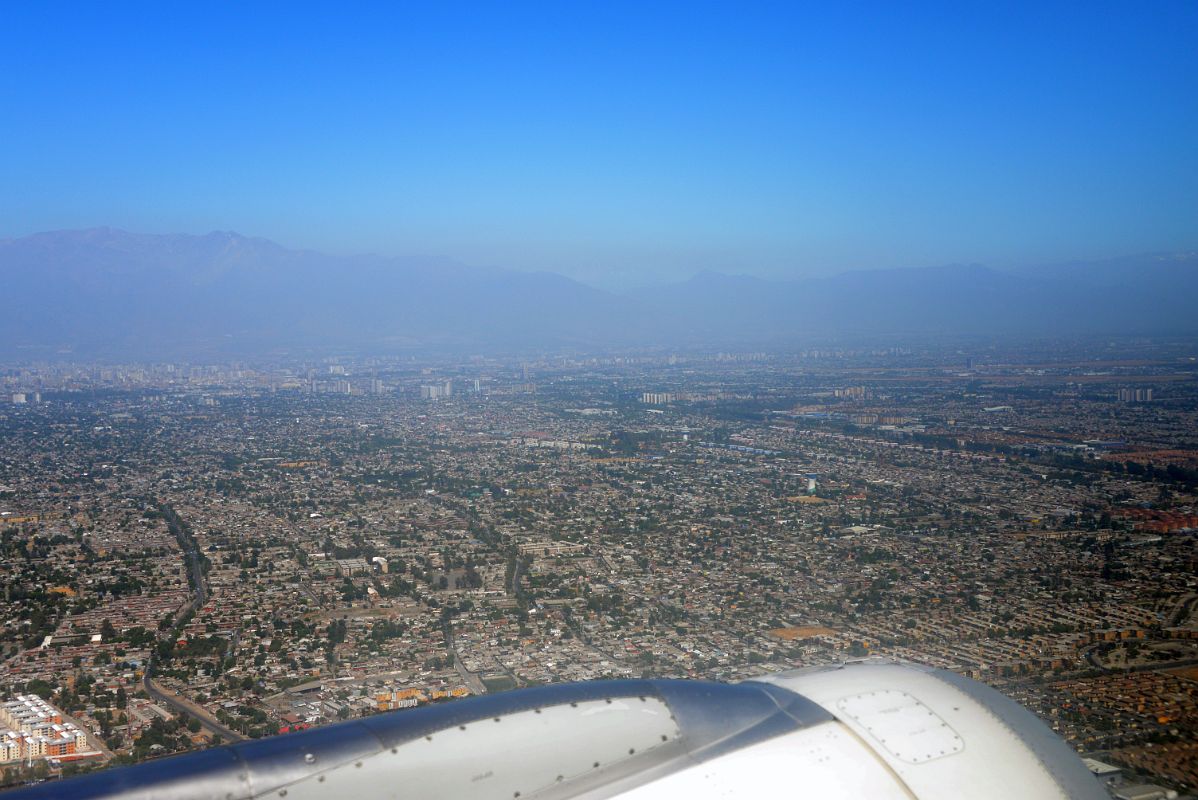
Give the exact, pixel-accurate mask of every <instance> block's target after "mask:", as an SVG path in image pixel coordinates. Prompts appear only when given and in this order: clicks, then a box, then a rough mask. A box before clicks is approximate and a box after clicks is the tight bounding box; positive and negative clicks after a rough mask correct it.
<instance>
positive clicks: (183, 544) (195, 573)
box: [142, 506, 245, 742]
mask: <svg viewBox="0 0 1198 800" xmlns="http://www.w3.org/2000/svg"><path fill="white" fill-rule="evenodd" d="M160 510H161V511H162V515H163V517H164V518H165V519H166V524H167V527H168V528H170V531H171V533H173V534H174V535H175V538H176V539H177V540H178V542H179V548H180V549H181V550H182V551H183V556H184V558H185V559H186V561H187V571H188V574H189V575H190V576H191V585H192V587H193V590H194V597H192V600H191V602H190V603H189V604H188V606H187V610H185V611H184V612H183V613H181V614H180V615H179V616H178V617H176V619H175V624H174V625H172V626H171V629H170V632H169V634H168V635H170V636H172V637H177V636H178V635H179V632H180V631H181V630H182V626H183V620H185V619H187V618H189V617H190V616H191V615H192V614H193V613H194V612H196V611H198V610H199V609H200V608H201V607H203V605H204V603H205V602H206V601H207V600H208V584H207V583H206V581H205V579H204V570H203V568H202V566H201V563H200V554H199V551H198V550H197V549H196V545H195V540H194V539H192V538H191V537H190V536H189V535H188V534H187V531H186V530H185V529H184V527H183V524H182V522H181V521H180V519H179V515H178V514H176V513H175V510H174V509H173V508H171V507H170V506H161V507H160ZM156 660H157V653H156V652H154V651H151V653H150V659H149V662H148V663H147V664H146V671H145V674H144V675H142V687H143V688H144V689H145V690H146V694H148V695H149V696H150V697H151V698H152V699H154V700H157V701H158V702H160V703H164V704H166V705H167V706H170V707H171V708H172V709H174V710H175V712H176V713H179V714H187V715H189V716H192V717H195V719H196V721H198V722H199V723H200V726H201V727H202V728H204V729H206V730H207V731H208V732H209V733H213V734H220V736H221V738H222V739H223V740H224V741H225V742H240V741H244V740H245V737H244V736H242V735H241V734H239V733H237V732H236V731H233V730H231V729H229V728H227V727H225V726H224V725H222V724H221V723H220V722H219V721H218V720H217V719H216V718H215V717H214V716H212V715H211V714H210V713H208V711H207V710H206V709H204V708H203V707H201V706H200V705H198V704H196V703H193V702H192V701H190V700H188V699H187V698H185V697H181V696H179V695H177V694H175V693H174V692H172V691H170V690H169V689H165V688H163V687H162V686H159V685H158V684H157V683H155V682H154V668H155V666H156Z"/></svg>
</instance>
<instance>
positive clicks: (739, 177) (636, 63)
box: [0, 3, 1198, 288]
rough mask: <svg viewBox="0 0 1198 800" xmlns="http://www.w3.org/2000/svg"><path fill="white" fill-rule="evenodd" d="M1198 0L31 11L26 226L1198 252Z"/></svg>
mask: <svg viewBox="0 0 1198 800" xmlns="http://www.w3.org/2000/svg"><path fill="white" fill-rule="evenodd" d="M1195 31H1198V8H1196V7H1195V6H1193V5H1192V4H1183V3H1163V4H1157V5H1153V6H1151V7H1135V8H1132V7H1126V8H1122V7H1118V6H1109V7H1105V8H1102V9H1098V10H1095V9H1087V10H1086V11H1085V12H1082V11H1081V10H1079V9H1077V8H1076V7H1074V6H1071V5H1069V4H1055V5H1047V6H1045V5H1043V4H1037V5H1035V6H1030V5H1029V6H1025V7H1014V8H1010V7H1003V8H995V9H984V8H972V9H963V8H960V7H957V6H945V7H936V6H923V7H919V8H902V9H896V8H888V7H884V6H878V7H873V8H862V9H857V10H856V12H855V13H854V12H852V11H844V10H826V9H825V10H807V9H796V8H791V7H788V6H785V5H782V6H769V5H762V6H756V7H752V8H748V9H745V8H736V9H732V8H731V7H726V6H718V5H712V6H704V7H701V8H697V7H694V6H686V7H685V12H683V9H682V8H681V7H679V8H670V7H660V6H659V7H655V8H653V9H646V8H643V7H636V8H633V7H630V6H619V5H615V6H608V5H605V6H603V7H602V8H599V7H571V8H560V7H543V6H533V5H529V6H519V7H505V8H503V9H502V10H500V9H495V10H489V9H486V8H473V9H471V10H470V11H469V12H467V13H462V11H461V10H453V9H444V10H441V9H437V10H430V9H427V8H416V7H409V8H404V9H398V10H395V9H390V8H388V9H373V10H372V9H369V8H363V9H362V11H361V13H360V14H357V15H350V14H344V13H341V10H340V9H337V10H334V9H332V8H331V7H321V6H307V7H305V8H304V9H302V10H301V13H288V14H279V13H277V12H276V10H275V9H272V8H268V7H251V8H246V9H238V11H237V13H236V14H233V13H231V12H220V11H216V12H214V11H213V10H212V9H210V8H207V7H203V8H201V7H198V6H197V7H192V8H185V7H172V8H170V9H165V8H155V7H148V6H147V7H125V8H123V9H122V8H117V9H115V10H113V9H108V8H105V9H100V8H88V7H71V8H69V9H68V8H66V7H63V6H53V5H51V6H26V7H21V8H14V9H11V10H10V20H9V24H8V25H6V26H5V30H4V32H2V33H0V44H2V45H3V46H0V68H2V69H0V72H2V73H3V74H5V75H7V76H9V77H8V78H7V79H6V81H5V89H6V95H7V107H8V109H9V111H10V113H11V121H10V124H9V125H8V126H6V128H7V130H6V138H7V142H6V146H5V147H3V148H0V178H2V179H3V185H4V186H5V187H6V188H5V190H4V191H3V192H0V220H2V221H0V236H2V237H20V236H24V235H28V234H30V233H33V232H35V231H43V230H55V229H74V228H86V227H93V226H97V225H112V226H115V227H119V228H123V229H127V230H132V231H144V232H151V233H174V232H181V231H187V232H193V233H202V232H206V231H209V230H236V231H241V232H243V233H245V234H247V235H254V236H262V237H265V238H268V239H271V240H274V241H278V242H280V243H283V244H285V245H286V246H288V247H292V248H299V249H313V250H318V251H321V252H325V253H330V254H333V255H347V254H353V253H363V252H369V253H378V254H381V255H386V256H405V255H428V256H435V257H441V258H446V259H451V260H454V261H459V262H462V263H465V264H473V265H494V266H500V267H505V268H512V269H520V270H533V271H536V270H544V271H552V272H557V273H561V274H564V275H568V276H570V277H573V278H576V279H578V280H581V281H583V282H586V283H588V284H592V285H597V286H602V287H605V288H627V287H632V286H641V285H648V284H654V283H662V282H668V281H670V280H676V279H678V278H683V277H687V276H689V275H691V274H694V273H696V272H702V271H707V270H710V271H715V272H721V273H728V274H753V275H758V276H761V277H769V278H782V277H795V276H804V275H829V274H835V273H839V272H843V271H846V270H857V269H874V268H891V267H926V266H938V265H944V264H961V263H981V264H985V265H987V266H991V267H994V268H998V269H1009V268H1012V267H1015V266H1019V265H1029V264H1038V263H1057V262H1062V261H1069V260H1074V259H1079V260H1092V259H1101V258H1108V257H1115V256H1123V255H1129V254H1136V253H1144V252H1157V251H1191V250H1195V249H1198V229H1195V227H1194V225H1193V220H1194V219H1198V148H1196V147H1194V141H1193V131H1194V130H1195V129H1196V123H1198V103H1196V102H1195V101H1194V98H1195V97H1198V57H1195V55H1194V50H1193V48H1192V41H1193V34H1194V33H1195Z"/></svg>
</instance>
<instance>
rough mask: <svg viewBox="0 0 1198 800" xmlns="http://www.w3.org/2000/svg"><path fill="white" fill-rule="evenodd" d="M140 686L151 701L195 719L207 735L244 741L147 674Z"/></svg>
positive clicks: (202, 708) (205, 712) (200, 707)
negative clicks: (217, 735) (218, 735)
mask: <svg viewBox="0 0 1198 800" xmlns="http://www.w3.org/2000/svg"><path fill="white" fill-rule="evenodd" d="M142 686H143V687H144V688H145V690H146V694H148V695H149V696H150V697H151V699H154V700H157V701H158V702H160V703H165V704H166V705H168V706H170V707H171V708H172V709H174V710H175V712H176V713H179V714H187V715H188V716H191V717H195V719H196V721H197V722H199V723H200V727H202V728H204V729H205V730H207V731H208V732H209V733H213V734H220V736H221V738H222V739H223V740H224V741H225V742H226V743H229V742H240V741H244V740H245V737H244V736H242V735H241V734H239V733H237V732H236V731H234V730H231V729H229V728H226V727H225V726H224V725H222V724H220V722H218V721H217V719H216V717H214V716H212V715H211V714H209V713H208V711H207V709H205V708H204V707H202V706H200V705H197V704H196V703H193V702H191V701H190V700H188V699H187V698H185V697H180V696H179V695H177V694H175V693H174V692H172V691H170V690H169V689H165V688H163V687H161V686H159V685H158V684H157V683H155V682H154V679H153V678H151V677H150V675H149V673H148V672H147V673H146V674H145V675H143V676H142Z"/></svg>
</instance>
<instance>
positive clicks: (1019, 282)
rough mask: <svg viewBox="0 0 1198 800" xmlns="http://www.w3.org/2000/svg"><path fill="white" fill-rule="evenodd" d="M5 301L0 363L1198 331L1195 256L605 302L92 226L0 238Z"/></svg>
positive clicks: (662, 291) (894, 275)
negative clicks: (348, 350) (7, 359)
mask: <svg viewBox="0 0 1198 800" xmlns="http://www.w3.org/2000/svg"><path fill="white" fill-rule="evenodd" d="M0 290H2V292H0V294H2V296H3V297H4V305H3V308H4V311H3V313H2V314H0V354H4V355H6V356H12V355H21V354H24V355H26V356H28V357H38V356H40V355H45V354H49V353H54V352H64V351H65V352H71V353H76V354H92V355H121V354H124V355H132V356H137V357H141V356H157V355H162V356H165V355H179V354H200V353H215V352H224V353H249V352H264V351H268V350H277V349H280V348H284V349H290V348H297V347H299V348H320V347H331V348H342V347H357V348H367V349H370V348H374V349H381V350H382V349H388V348H407V347H415V346H424V347H440V348H455V349H468V350H487V349H527V348H561V347H577V348H588V347H603V346H636V345H663V346H683V345H687V344H695V345H712V346H736V345H761V346H767V345H770V344H783V343H792V342H801V341H803V340H804V339H810V338H811V337H819V336H824V337H826V336H830V335H838V336H839V335H862V336H875V337H883V336H885V335H911V334H919V335H936V334H945V335H992V336H1012V335H1021V336H1053V335H1091V334H1101V335H1125V334H1144V335H1151V334H1188V333H1198V314H1195V313H1194V308H1193V307H1194V304H1195V301H1196V300H1198V253H1169V254H1147V255H1142V256H1136V257H1125V258H1119V259H1111V260H1106V261H1093V262H1071V263H1065V264H1055V265H1048V266H1037V267H1029V268H1026V269H1020V270H1009V271H1000V270H995V269H991V268H988V267H984V266H978V265H952V266H944V267H934V268H916V269H882V270H864V271H853V272H845V273H842V274H840V275H836V276H833V277H824V278H802V279H795V280H788V281H783V280H767V279H762V278H754V277H749V276H733V275H725V274H719V273H700V274H698V275H696V276H694V277H693V278H691V279H689V280H687V281H684V282H681V283H674V284H669V285H662V286H655V287H652V288H647V289H640V290H637V291H634V292H628V293H624V294H617V293H612V292H607V291H603V290H600V289H596V288H593V287H591V286H587V285H585V284H583V283H580V282H578V281H575V280H572V279H570V278H567V277H564V276H562V275H558V274H554V273H549V272H521V271H517V270H506V269H494V268H478V267H469V266H465V265H462V264H458V263H456V262H452V261H448V260H438V259H414V258H386V257H381V256H330V255H325V254H321V253H316V252H312V251H307V250H290V249H287V248H285V247H282V246H280V245H278V244H276V243H274V242H271V241H268V240H266V239H260V238H253V237H246V236H241V235H238V234H235V233H227V232H214V233H209V234H206V235H202V236H194V235H186V234H168V235H149V234H136V233H129V232H126V231H121V230H116V229H112V228H94V229H88V230H71V231H54V232H47V233H38V234H34V235H31V236H26V237H22V238H16V239H4V240H0Z"/></svg>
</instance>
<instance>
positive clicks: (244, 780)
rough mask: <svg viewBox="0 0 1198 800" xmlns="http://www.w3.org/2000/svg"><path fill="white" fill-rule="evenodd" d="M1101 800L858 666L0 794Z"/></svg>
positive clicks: (528, 707)
mask: <svg viewBox="0 0 1198 800" xmlns="http://www.w3.org/2000/svg"><path fill="white" fill-rule="evenodd" d="M774 796H778V797H783V796H784V797H803V798H806V797H831V798H840V797H844V798H879V800H884V799H885V798H905V800H911V798H917V799H918V800H938V799H939V798H953V799H954V800H958V799H959V798H1010V797H1017V798H1019V800H1039V799H1040V798H1045V799H1047V798H1076V799H1077V800H1083V799H1085V798H1093V799H1094V800H1100V799H1101V798H1105V797H1106V793H1105V791H1104V790H1103V789H1102V788H1101V787H1100V785H1099V784H1098V782H1097V781H1096V780H1095V779H1094V778H1093V777H1092V776H1091V775H1090V773H1089V771H1088V770H1087V769H1086V768H1085V766H1084V765H1083V764H1082V762H1081V760H1080V759H1079V758H1078V757H1077V755H1076V754H1074V753H1073V751H1072V750H1071V749H1070V748H1069V747H1068V746H1067V745H1066V744H1065V743H1064V742H1063V741H1062V740H1061V739H1059V738H1058V737H1057V736H1056V735H1055V734H1053V733H1052V731H1050V730H1049V729H1048V728H1047V727H1046V726H1045V725H1044V724H1043V723H1041V722H1040V721H1039V720H1038V719H1036V717H1035V716H1034V715H1033V714H1032V713H1031V712H1029V711H1027V710H1026V709H1024V708H1023V707H1022V706H1020V705H1019V704H1017V703H1015V702H1014V701H1012V700H1010V699H1008V698H1006V697H1005V696H1003V695H1001V694H999V693H998V692H996V691H994V690H993V689H990V688H988V687H986V686H984V685H982V684H980V683H977V682H975V681H971V680H969V679H967V678H963V677H961V676H959V675H956V674H955V673H951V672H946V671H942V670H936V669H931V668H927V667H920V666H915V665H909V664H901V665H900V664H881V663H862V664H850V665H845V666H839V667H827V668H813V669H808V670H798V671H793V672H784V673H778V674H774V675H769V676H765V677H762V678H760V679H755V680H751V681H745V682H742V683H738V684H721V683H708V682H700V681H679V680H617V681H595V682H587V683H575V684H563V685H555V686H545V687H539V688H534V689H524V690H519V691H512V692H505V693H502V694H495V695H483V696H481V697H475V698H470V699H466V700H458V701H454V702H452V703H444V704H439V705H433V706H426V707H424V708H419V709H413V710H409V711H397V712H392V713H389V714H380V715H378V716H373V717H366V718H363V719H357V720H352V721H350V722H345V723H341V724H337V725H330V726H327V727H323V728H318V729H314V730H311V731H307V732H303V733H297V734H288V735H283V736H277V737H273V738H269V739H260V740H256V741H250V742H243V743H240V744H236V745H230V746H226V747H216V748H212V749H209V750H204V751H201V752H198V753H191V754H186V755H181V756H176V757H173V758H165V759H161V760H159V761H153V762H149V763H146V764H141V765H138V766H133V767H125V768H121V769H112V770H106V771H101V772H97V773H95V774H91V775H85V776H82V777H79V778H74V779H70V780H65V781H58V782H53V783H46V784H42V785H39V786H35V787H31V788H27V789H23V790H18V791H16V792H13V793H11V794H8V795H6V796H5V800H9V798H11V800H32V798H79V800H83V799H85V798H96V799H97V800H98V799H99V798H104V799H105V800H117V799H118V798H119V800H151V798H153V799H154V800H192V799H194V800H200V799H201V798H203V799H204V800H258V799H259V798H262V799H265V798H270V799H271V800H275V799H276V798H286V800H330V798H344V799H345V800H351V799H352V800H359V798H360V799H361V800H375V799H376V798H377V799H378V800H383V799H384V798H394V799H396V800H399V799H400V798H404V799H405V800H406V799H407V798H412V799H413V800H438V799H439V798H445V799H446V800H449V799H451V798H452V799H454V800H457V799H458V798H461V799H462V800H484V799H486V800H529V799H530V798H532V799H535V800H566V799H567V798H570V799H571V800H572V799H573V798H586V799H587V800H592V799H593V800H599V798H614V797H620V798H628V799H629V800H665V799H667V798H680V797H685V798H687V800H700V799H702V798H735V797H747V798H762V797H774Z"/></svg>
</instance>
